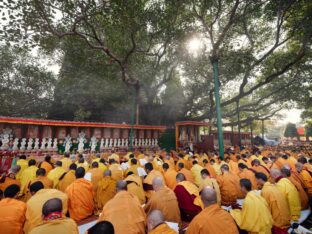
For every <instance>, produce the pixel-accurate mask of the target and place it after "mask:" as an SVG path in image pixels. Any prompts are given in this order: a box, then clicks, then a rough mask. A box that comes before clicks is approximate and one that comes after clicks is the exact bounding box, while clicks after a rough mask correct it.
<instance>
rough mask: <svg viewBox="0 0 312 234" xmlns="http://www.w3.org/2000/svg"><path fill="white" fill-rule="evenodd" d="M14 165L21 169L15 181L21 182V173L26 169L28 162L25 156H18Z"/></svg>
mask: <svg viewBox="0 0 312 234" xmlns="http://www.w3.org/2000/svg"><path fill="white" fill-rule="evenodd" d="M16 165H17V166H20V167H21V169H20V170H19V172H18V173H17V175H16V179H18V180H21V178H22V174H23V171H24V170H25V169H26V168H27V167H28V161H27V160H26V156H25V155H21V156H19V160H17V162H16ZM21 189H22V188H21ZM21 191H22V190H21Z"/></svg>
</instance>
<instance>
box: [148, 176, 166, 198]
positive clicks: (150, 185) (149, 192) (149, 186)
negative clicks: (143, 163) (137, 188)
mask: <svg viewBox="0 0 312 234" xmlns="http://www.w3.org/2000/svg"><path fill="white" fill-rule="evenodd" d="M156 177H160V178H162V180H163V181H164V177H163V175H162V174H161V172H160V171H157V170H152V171H151V172H150V173H148V175H147V176H146V177H145V179H144V181H143V184H144V190H145V196H146V197H147V199H149V198H150V197H151V195H152V193H153V192H154V190H153V187H152V184H153V180H154V178H156Z"/></svg>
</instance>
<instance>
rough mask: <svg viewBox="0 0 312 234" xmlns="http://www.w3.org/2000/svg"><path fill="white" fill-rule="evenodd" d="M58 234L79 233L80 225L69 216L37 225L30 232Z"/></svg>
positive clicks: (32, 233) (33, 233)
mask: <svg viewBox="0 0 312 234" xmlns="http://www.w3.org/2000/svg"><path fill="white" fill-rule="evenodd" d="M42 233H44V234H57V233H70V234H78V233H79V231H78V227H77V224H76V222H75V221H74V220H72V219H69V218H64V217H63V218H60V219H55V220H49V221H45V222H44V224H42V225H40V226H38V227H35V228H34V229H33V230H32V231H31V232H30V234H42Z"/></svg>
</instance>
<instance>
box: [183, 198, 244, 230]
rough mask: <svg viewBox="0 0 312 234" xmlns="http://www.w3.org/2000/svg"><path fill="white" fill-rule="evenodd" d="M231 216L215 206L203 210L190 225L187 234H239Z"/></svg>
mask: <svg viewBox="0 0 312 234" xmlns="http://www.w3.org/2000/svg"><path fill="white" fill-rule="evenodd" d="M238 233H239V232H238V229H237V226H236V224H235V222H234V219H233V218H232V217H231V215H230V214H229V213H228V212H226V211H225V210H223V209H222V208H220V207H219V205H217V204H214V205H210V206H208V207H206V208H205V209H204V210H202V211H201V212H200V213H199V214H198V215H197V216H195V218H194V219H193V220H192V222H191V223H190V224H189V226H188V228H187V230H186V234H238Z"/></svg>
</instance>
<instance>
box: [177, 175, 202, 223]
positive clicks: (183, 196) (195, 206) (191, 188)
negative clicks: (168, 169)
mask: <svg viewBox="0 0 312 234" xmlns="http://www.w3.org/2000/svg"><path fill="white" fill-rule="evenodd" d="M176 180H177V183H178V184H177V186H176V187H175V189H174V193H175V195H176V197H177V200H178V204H179V208H180V213H181V219H182V220H183V221H187V222H189V221H191V220H192V219H193V218H194V217H195V216H196V215H197V214H198V213H199V212H200V211H201V210H202V208H203V204H202V201H201V199H200V196H199V190H198V188H197V187H196V185H195V184H192V183H191V182H189V181H187V180H186V178H185V176H184V175H183V174H182V173H178V174H177V177H176Z"/></svg>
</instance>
